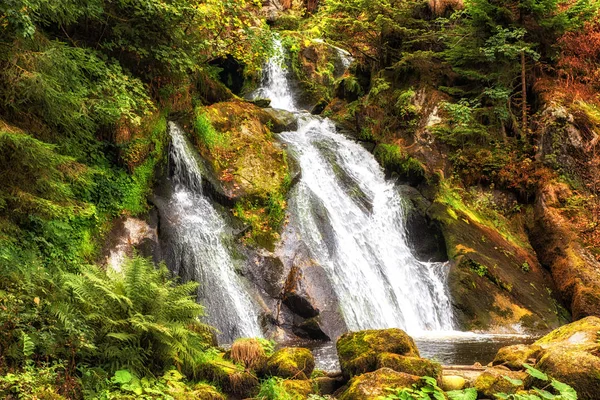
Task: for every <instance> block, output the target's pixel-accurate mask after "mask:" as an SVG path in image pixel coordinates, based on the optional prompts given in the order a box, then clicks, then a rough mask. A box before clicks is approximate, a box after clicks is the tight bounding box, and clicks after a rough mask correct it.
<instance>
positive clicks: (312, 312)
mask: <svg viewBox="0 0 600 400" xmlns="http://www.w3.org/2000/svg"><path fill="white" fill-rule="evenodd" d="M302 274H303V272H302V269H300V268H299V267H297V266H295V267H292V269H291V271H290V273H289V275H288V278H287V281H286V283H285V289H284V292H283V303H284V304H285V305H287V306H288V307H289V309H290V310H292V311H293V312H294V313H296V314H298V315H300V316H301V317H304V318H312V317H316V316H317V315H319V309H318V308H316V307H315V306H314V300H313V299H312V298H311V297H310V294H309V293H308V291H307V288H306V287H305V282H304V280H303V277H302Z"/></svg>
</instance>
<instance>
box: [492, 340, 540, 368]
mask: <svg viewBox="0 0 600 400" xmlns="http://www.w3.org/2000/svg"><path fill="white" fill-rule="evenodd" d="M541 350H542V349H541V347H539V346H536V345H532V346H527V345H523V344H516V345H513V346H506V347H503V348H501V349H500V350H498V353H497V354H496V357H495V358H494V361H493V365H503V366H505V367H507V368H510V369H511V370H514V371H519V370H521V369H523V364H524V363H530V362H531V361H530V360H531V359H535V358H537V357H538V356H539V354H540V351H541Z"/></svg>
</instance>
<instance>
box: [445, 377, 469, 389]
mask: <svg viewBox="0 0 600 400" xmlns="http://www.w3.org/2000/svg"><path fill="white" fill-rule="evenodd" d="M465 386H467V380H466V379H465V378H463V377H462V376H458V375H444V376H442V382H441V385H440V387H441V388H442V390H444V391H447V392H449V391H451V390H462V389H464V388H465Z"/></svg>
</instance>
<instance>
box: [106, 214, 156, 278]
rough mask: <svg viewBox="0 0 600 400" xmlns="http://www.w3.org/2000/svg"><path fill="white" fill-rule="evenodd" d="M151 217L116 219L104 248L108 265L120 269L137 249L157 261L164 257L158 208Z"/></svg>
mask: <svg viewBox="0 0 600 400" xmlns="http://www.w3.org/2000/svg"><path fill="white" fill-rule="evenodd" d="M150 217H151V218H149V219H150V221H149V222H146V221H144V220H141V219H138V218H131V217H126V218H119V219H117V220H116V222H115V224H114V225H113V227H112V229H111V231H110V233H109V234H108V235H107V240H106V243H105V244H104V248H103V250H102V253H103V255H104V260H105V261H104V262H105V265H106V266H107V267H109V268H112V269H113V270H115V271H120V270H121V266H122V264H123V262H124V261H125V259H127V258H129V257H132V256H133V255H134V254H135V252H136V251H137V252H138V254H141V255H142V256H144V257H152V258H153V259H154V261H156V262H158V261H160V260H161V259H162V255H161V251H160V245H159V240H158V230H157V224H158V215H157V214H156V210H154V209H153V211H152V212H151V214H150Z"/></svg>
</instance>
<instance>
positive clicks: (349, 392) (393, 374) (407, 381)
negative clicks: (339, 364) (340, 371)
mask: <svg viewBox="0 0 600 400" xmlns="http://www.w3.org/2000/svg"><path fill="white" fill-rule="evenodd" d="M420 381H421V378H419V377H418V376H414V375H409V374H405V373H404V372H397V371H394V370H393V369H390V368H381V369H378V370H376V371H374V372H369V373H366V374H362V375H358V376H355V377H354V378H352V380H351V381H350V382H349V383H348V389H346V390H345V391H344V392H343V393H342V394H341V395H340V396H339V397H338V399H339V400H378V399H380V398H381V397H382V396H386V395H388V394H389V393H390V392H389V389H392V390H393V389H403V388H410V387H412V386H413V385H417V384H418V383H419V382H420Z"/></svg>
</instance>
